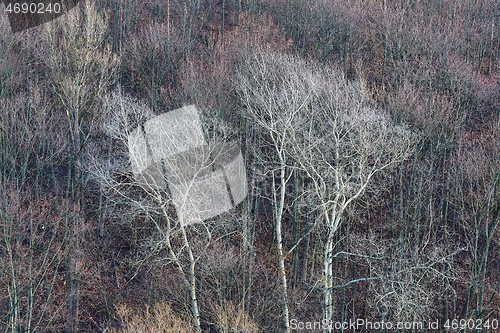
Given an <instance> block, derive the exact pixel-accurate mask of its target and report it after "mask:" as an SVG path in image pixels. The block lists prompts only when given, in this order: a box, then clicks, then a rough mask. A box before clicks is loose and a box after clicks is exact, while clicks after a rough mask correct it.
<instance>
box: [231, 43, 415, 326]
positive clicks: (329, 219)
mask: <svg viewBox="0 0 500 333" xmlns="http://www.w3.org/2000/svg"><path fill="white" fill-rule="evenodd" d="M238 85H239V91H240V96H241V98H242V101H243V103H244V105H245V107H246V112H248V114H249V115H250V116H251V118H252V119H253V120H254V121H255V122H256V123H257V124H258V125H259V126H261V127H262V128H264V130H265V131H266V132H267V134H268V136H269V137H270V138H271V143H272V145H273V146H272V149H273V150H274V151H275V152H274V153H275V157H274V158H275V160H277V161H278V163H277V165H278V166H279V169H278V170H279V177H278V178H279V179H280V182H281V183H280V200H276V201H275V202H277V203H278V205H277V206H276V207H277V210H276V217H275V222H276V232H277V239H278V248H279V258H280V260H279V261H280V271H281V275H282V277H283V286H284V288H286V276H285V270H284V263H283V262H284V259H283V249H282V245H281V244H280V243H281V234H280V233H281V214H282V212H283V207H284V196H285V193H284V191H285V187H286V183H287V181H288V180H289V178H290V175H291V174H290V173H286V171H287V170H289V169H291V168H299V169H300V170H301V172H303V173H304V174H305V175H306V179H307V181H308V182H310V183H311V184H312V192H313V194H314V196H315V197H316V200H317V203H318V204H317V207H316V208H315V209H317V210H319V211H320V212H321V215H322V219H323V221H324V227H325V228H326V239H325V240H324V248H323V281H322V286H323V293H324V300H323V319H324V320H333V315H334V308H333V306H334V304H333V289H334V288H333V286H334V284H333V282H334V272H333V258H334V247H335V243H334V237H335V235H336V233H337V231H338V229H339V227H340V225H341V222H342V221H343V217H344V215H345V213H346V211H347V209H348V207H349V206H350V204H351V203H352V202H353V201H355V200H356V199H358V198H359V197H360V196H361V195H362V194H363V193H364V192H365V191H366V189H367V188H368V187H369V185H371V180H372V179H373V178H374V176H375V175H376V174H377V173H379V172H381V171H383V170H384V169H386V168H388V167H390V166H391V165H393V164H395V163H398V162H400V161H402V160H404V159H405V158H406V157H407V156H408V155H409V153H410V152H411V147H412V144H413V142H414V138H415V135H414V134H412V133H411V132H410V131H409V130H408V129H406V128H405V127H403V126H395V125H393V124H391V121H390V120H389V118H388V116H387V115H385V114H384V113H383V112H382V111H380V110H377V109H375V108H374V107H373V106H372V105H371V102H370V99H369V97H368V96H369V95H368V92H367V90H366V88H365V87H364V85H363V84H362V82H354V83H351V82H348V81H347V80H346V79H345V78H344V77H343V75H342V74H341V73H340V72H338V71H335V70H332V69H329V68H324V69H320V68H316V67H313V66H310V65H308V64H307V63H306V62H305V61H301V60H298V59H296V58H294V57H290V56H284V55H279V54H269V53H262V52H261V53H258V54H256V55H254V56H252V57H249V58H248V59H247V60H246V62H245V63H244V65H243V66H242V69H241V72H240V75H239V80H238ZM273 179H274V178H273ZM373 189H376V186H373ZM284 291H285V297H284V301H286V290H284ZM284 312H285V317H286V316H287V309H286V304H285V310H284ZM286 325H287V324H286Z"/></svg>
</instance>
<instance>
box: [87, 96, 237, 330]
mask: <svg viewBox="0 0 500 333" xmlns="http://www.w3.org/2000/svg"><path fill="white" fill-rule="evenodd" d="M105 109H106V110H107V113H108V114H107V120H106V121H105V122H104V129H105V131H106V132H107V133H108V134H110V135H112V136H113V137H114V139H115V140H118V144H117V146H118V147H117V148H116V149H114V152H113V153H112V154H111V155H109V156H103V154H102V149H103V146H102V145H98V146H93V145H91V147H90V148H92V147H93V148H94V149H89V150H88V152H89V154H88V158H87V162H86V165H87V167H88V171H89V173H90V174H91V175H92V178H93V179H94V180H96V181H97V182H99V184H100V185H101V187H102V190H103V191H105V193H106V196H107V198H108V200H110V201H113V203H112V205H113V204H114V205H121V206H128V207H129V212H131V214H137V213H138V212H139V213H141V214H142V215H143V216H144V217H145V219H146V220H149V221H150V222H151V223H152V225H153V226H154V229H155V232H154V233H153V235H152V236H151V237H149V238H148V239H146V240H145V241H144V242H143V244H142V249H143V252H142V254H143V255H142V256H141V257H140V259H139V260H138V261H137V262H136V264H138V265H140V264H144V263H146V262H150V263H151V262H156V263H158V264H161V265H165V264H166V263H169V264H173V265H174V267H176V268H177V270H178V272H179V273H180V275H181V277H182V278H183V279H184V282H185V285H186V287H187V289H188V290H189V293H190V301H191V312H192V315H193V318H194V324H195V327H196V328H197V330H200V329H201V322H200V310H199V304H198V297H197V281H196V279H197V277H196V275H197V274H196V265H197V262H198V261H199V260H200V258H201V257H202V255H203V252H204V250H203V249H206V248H207V247H208V246H209V245H210V243H211V240H212V234H213V232H214V230H215V229H217V228H218V224H217V223H214V220H213V218H214V217H215V216H216V215H219V214H221V213H223V212H225V211H227V210H229V209H230V208H231V207H232V205H233V204H237V203H239V202H241V200H242V199H243V198H244V196H245V195H244V194H245V193H246V187H245V186H246V185H245V184H237V183H235V182H234V180H235V179H236V178H234V175H236V174H238V173H241V172H242V170H241V168H239V167H238V166H239V165H241V162H242V159H241V153H240V154H237V153H236V152H237V151H235V149H234V146H230V149H226V148H227V147H226V146H225V145H224V142H222V141H221V140H216V141H215V142H214V141H213V140H210V141H209V142H206V141H205V136H206V134H207V135H208V136H209V135H210V133H204V131H203V130H202V126H201V125H202V123H201V119H200V118H199V116H198V114H197V110H196V108H194V107H193V106H188V107H183V108H180V109H177V110H174V111H170V112H167V113H164V114H161V115H159V116H156V117H153V118H152V117H151V112H150V111H148V109H147V108H146V107H144V106H141V105H140V103H139V102H137V101H134V100H131V99H129V98H125V97H123V96H122V95H121V94H119V93H118V94H114V95H112V97H111V98H110V99H109V100H108V102H107V103H106V107H105ZM145 120H146V121H145ZM144 121H145V122H144ZM137 125H138V126H137ZM212 125H213V124H212ZM212 131H213V127H212ZM222 132H224V129H223V130H222ZM127 133H128V135H127ZM99 150H100V151H99ZM226 162H227V163H226ZM131 172H132V174H131ZM243 172H244V170H243ZM228 187H229V188H230V189H231V191H229V192H230V193H228ZM174 208H175V209H174ZM210 219H212V222H210ZM206 220H208V221H206Z"/></svg>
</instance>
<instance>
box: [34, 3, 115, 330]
mask: <svg viewBox="0 0 500 333" xmlns="http://www.w3.org/2000/svg"><path fill="white" fill-rule="evenodd" d="M45 30H46V31H45V34H43V36H42V39H43V42H44V47H43V48H41V49H40V51H41V57H43V60H44V62H45V64H46V65H47V67H48V68H49V77H50V79H51V85H52V87H53V91H54V93H55V95H56V96H57V99H56V100H57V101H58V102H59V103H60V105H59V106H60V107H62V108H64V109H65V111H66V115H67V121H68V128H69V136H70V142H71V144H70V158H69V165H68V169H69V173H70V174H69V179H68V185H69V186H68V189H67V191H68V194H69V197H70V198H71V199H72V200H73V202H74V205H75V211H76V212H77V214H76V217H75V221H74V227H75V228H78V223H79V221H80V220H81V219H80V217H83V185H84V179H83V173H82V154H81V152H82V149H83V146H84V145H85V143H86V141H87V139H88V136H89V135H90V133H91V129H92V127H93V126H94V125H95V122H96V119H98V118H99V117H98V112H97V110H98V109H99V108H98V103H99V102H100V99H101V97H102V96H103V95H104V93H105V92H106V91H107V89H108V87H109V85H110V84H111V83H112V82H113V80H114V76H115V71H116V69H117V65H118V58H117V57H116V56H115V55H113V53H112V52H111V46H110V45H108V44H107V41H106V30H107V21H106V17H104V16H102V15H101V14H99V13H98V12H97V9H96V8H95V7H94V5H93V4H92V3H90V2H87V3H85V4H84V5H83V6H76V7H75V8H73V10H71V11H70V12H68V13H67V14H66V15H64V17H62V18H60V19H58V20H55V21H52V22H50V23H47V24H46V29H45ZM75 235H76V233H75ZM72 243H73V244H74V249H75V251H76V252H77V251H78V247H79V240H78V239H77V238H75V240H74V242H72ZM68 261H69V263H68V267H69V272H68V283H67V290H68V307H69V309H70V315H69V317H68V331H70V332H76V331H77V330H78V318H79V296H78V290H79V272H78V269H77V266H78V265H77V264H76V263H75V260H74V256H73V255H70V256H69V259H68Z"/></svg>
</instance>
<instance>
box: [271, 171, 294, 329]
mask: <svg viewBox="0 0 500 333" xmlns="http://www.w3.org/2000/svg"><path fill="white" fill-rule="evenodd" d="M285 172H286V170H285V166H284V164H283V163H282V166H281V169H280V185H281V186H280V193H279V201H276V200H275V203H276V204H277V206H276V207H275V208H276V211H275V217H276V242H277V243H278V244H277V245H278V265H279V271H280V277H281V288H282V291H283V297H282V302H283V317H284V318H283V320H284V324H285V332H286V333H290V316H289V311H288V286H287V278H286V270H285V254H284V250H283V240H282V235H281V229H282V227H281V220H282V217H283V211H284V207H285V193H286V174H285ZM275 190H276V187H275V186H274V177H273V191H275ZM275 197H276V193H275ZM275 199H276V198H275Z"/></svg>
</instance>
